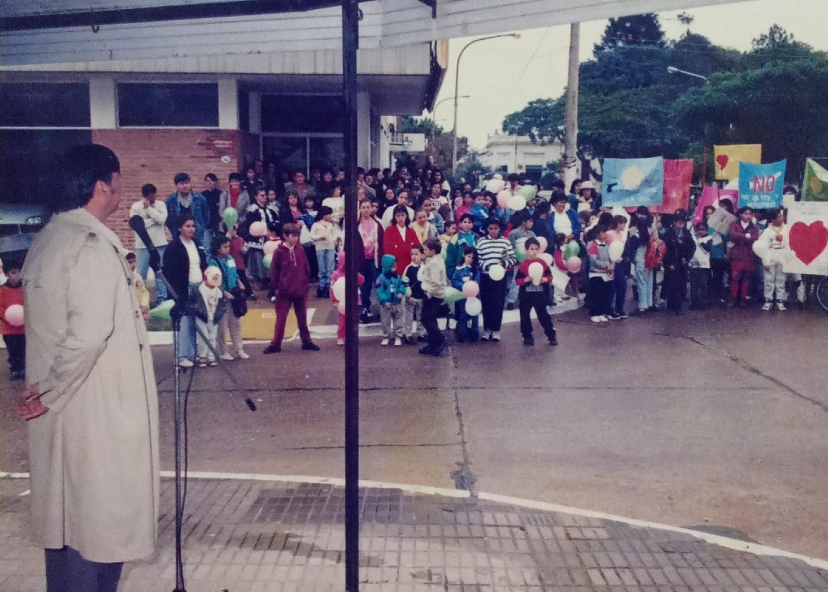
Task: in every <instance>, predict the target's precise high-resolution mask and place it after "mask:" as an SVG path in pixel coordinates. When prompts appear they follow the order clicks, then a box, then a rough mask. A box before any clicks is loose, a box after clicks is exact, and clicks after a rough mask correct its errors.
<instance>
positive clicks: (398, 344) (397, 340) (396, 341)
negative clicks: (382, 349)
mask: <svg viewBox="0 0 828 592" xmlns="http://www.w3.org/2000/svg"><path fill="white" fill-rule="evenodd" d="M394 345H396V346H397V347H399V346H401V345H402V339H400V338H399V337H397V338H396V339H395V340H394Z"/></svg>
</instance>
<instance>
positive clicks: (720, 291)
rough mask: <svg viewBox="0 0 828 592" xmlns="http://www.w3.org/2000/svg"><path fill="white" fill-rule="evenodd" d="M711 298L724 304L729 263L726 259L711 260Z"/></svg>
mask: <svg viewBox="0 0 828 592" xmlns="http://www.w3.org/2000/svg"><path fill="white" fill-rule="evenodd" d="M710 271H711V278H710V298H711V299H713V300H717V301H721V302H724V299H725V291H724V276H725V273H726V272H727V261H725V260H724V259H714V258H713V257H711V258H710Z"/></svg>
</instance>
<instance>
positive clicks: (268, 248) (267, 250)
mask: <svg viewBox="0 0 828 592" xmlns="http://www.w3.org/2000/svg"><path fill="white" fill-rule="evenodd" d="M277 248H279V241H267V242H266V243H265V244H264V246H263V247H262V252H263V253H264V254H265V255H272V254H273V253H275V252H276V249H277Z"/></svg>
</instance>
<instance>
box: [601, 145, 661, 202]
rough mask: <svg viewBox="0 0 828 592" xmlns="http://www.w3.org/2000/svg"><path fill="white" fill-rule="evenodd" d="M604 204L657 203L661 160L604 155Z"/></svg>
mask: <svg viewBox="0 0 828 592" xmlns="http://www.w3.org/2000/svg"><path fill="white" fill-rule="evenodd" d="M603 183H604V195H603V202H602V205H604V206H621V207H625V208H626V207H629V206H657V205H661V200H662V198H663V195H664V159H663V158H661V157H660V156H659V157H657V158H605V159H604V179H603Z"/></svg>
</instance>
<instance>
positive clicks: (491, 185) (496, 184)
mask: <svg viewBox="0 0 828 592" xmlns="http://www.w3.org/2000/svg"><path fill="white" fill-rule="evenodd" d="M501 189H503V181H501V180H500V179H492V180H491V181H489V182H488V183H486V191H489V192H490V193H494V194H497V193H500V190H501Z"/></svg>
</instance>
